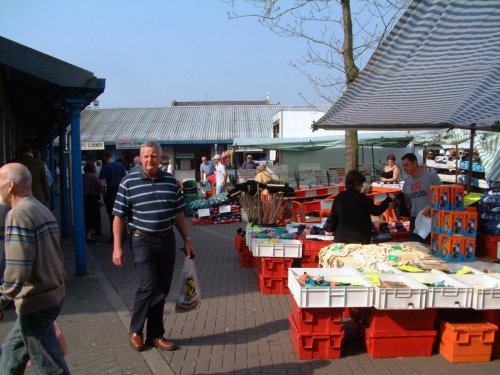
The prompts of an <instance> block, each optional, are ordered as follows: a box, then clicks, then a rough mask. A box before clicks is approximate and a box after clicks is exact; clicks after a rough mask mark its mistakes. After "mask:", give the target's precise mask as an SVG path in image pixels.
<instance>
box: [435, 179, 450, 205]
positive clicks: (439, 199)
mask: <svg viewBox="0 0 500 375" xmlns="http://www.w3.org/2000/svg"><path fill="white" fill-rule="evenodd" d="M450 194H451V189H450V187H449V185H431V208H433V209H435V210H449V209H450Z"/></svg>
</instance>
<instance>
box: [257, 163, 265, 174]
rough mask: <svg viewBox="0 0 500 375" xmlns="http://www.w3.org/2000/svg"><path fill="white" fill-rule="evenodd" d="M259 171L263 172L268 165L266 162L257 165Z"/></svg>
mask: <svg viewBox="0 0 500 375" xmlns="http://www.w3.org/2000/svg"><path fill="white" fill-rule="evenodd" d="M256 169H257V170H258V171H259V172H262V171H263V170H264V169H266V166H265V165H264V164H259V165H257V168H256Z"/></svg>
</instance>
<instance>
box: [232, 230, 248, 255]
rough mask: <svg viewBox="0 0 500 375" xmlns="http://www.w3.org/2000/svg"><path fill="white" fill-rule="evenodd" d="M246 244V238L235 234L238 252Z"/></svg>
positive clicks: (235, 244) (235, 245)
mask: <svg viewBox="0 0 500 375" xmlns="http://www.w3.org/2000/svg"><path fill="white" fill-rule="evenodd" d="M244 244H245V245H246V241H245V238H244V237H242V236H240V235H239V234H238V233H236V234H235V235H234V247H235V249H236V252H237V253H239V252H240V251H241V250H242V249H243V245H244Z"/></svg>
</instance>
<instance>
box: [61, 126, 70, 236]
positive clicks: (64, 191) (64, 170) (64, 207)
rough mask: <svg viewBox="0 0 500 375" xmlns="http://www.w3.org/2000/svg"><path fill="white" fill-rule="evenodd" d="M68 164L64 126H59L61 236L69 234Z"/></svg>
mask: <svg viewBox="0 0 500 375" xmlns="http://www.w3.org/2000/svg"><path fill="white" fill-rule="evenodd" d="M67 181H68V162H67V159H66V126H65V125H63V124H62V123H61V124H60V125H59V194H60V197H59V199H60V201H61V204H60V206H61V235H62V236H63V237H67V236H69V234H70V221H69V204H68V187H67V183H68V182H67Z"/></svg>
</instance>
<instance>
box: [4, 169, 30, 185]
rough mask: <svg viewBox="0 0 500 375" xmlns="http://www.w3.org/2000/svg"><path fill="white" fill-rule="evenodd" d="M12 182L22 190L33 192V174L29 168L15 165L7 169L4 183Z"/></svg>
mask: <svg viewBox="0 0 500 375" xmlns="http://www.w3.org/2000/svg"><path fill="white" fill-rule="evenodd" d="M8 180H12V182H14V184H16V185H17V186H19V188H21V189H23V190H24V189H30V190H31V180H32V178H31V173H30V171H29V169H28V168H26V167H25V166H24V165H22V164H19V163H13V164H12V165H11V166H10V168H6V169H5V174H4V175H3V181H8Z"/></svg>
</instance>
